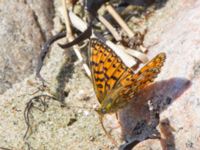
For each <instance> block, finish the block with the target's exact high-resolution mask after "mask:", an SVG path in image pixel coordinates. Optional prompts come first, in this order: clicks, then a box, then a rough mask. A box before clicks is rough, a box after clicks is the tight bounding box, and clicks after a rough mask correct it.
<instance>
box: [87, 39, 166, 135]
mask: <svg viewBox="0 0 200 150" xmlns="http://www.w3.org/2000/svg"><path fill="white" fill-rule="evenodd" d="M165 59H166V55H165V53H160V54H158V55H157V56H156V57H154V58H153V59H152V60H151V61H150V62H149V63H147V64H146V65H145V66H144V67H143V68H141V69H140V70H139V71H138V72H137V73H136V74H134V72H133V70H132V69H131V68H128V67H127V66H125V64H124V63H123V62H122V60H121V59H120V58H119V56H117V55H116V54H115V52H114V51H113V50H112V49H111V48H109V47H108V46H107V45H105V44H103V43H102V42H101V41H99V40H97V39H91V41H90V69H91V74H92V82H93V86H94V90H95V93H96V96H97V99H98V101H99V103H100V107H99V108H98V109H97V110H96V111H97V112H98V114H99V115H100V121H101V124H102V127H103V129H104V131H105V132H106V130H105V128H104V126H103V121H102V118H103V117H102V116H103V115H104V114H107V113H114V112H117V111H118V110H119V109H121V108H123V107H125V106H126V105H128V103H129V102H130V101H131V100H132V99H133V97H134V96H135V94H136V93H137V92H139V91H140V90H141V89H143V88H144V87H146V86H147V85H149V84H150V83H151V82H153V81H154V79H155V78H156V77H157V75H158V74H159V73H160V69H161V67H162V66H163V63H164V61H165ZM106 134H107V135H108V136H109V137H111V136H110V135H109V134H108V133H107V132H106Z"/></svg>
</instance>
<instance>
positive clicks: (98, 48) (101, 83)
mask: <svg viewBox="0 0 200 150" xmlns="http://www.w3.org/2000/svg"><path fill="white" fill-rule="evenodd" d="M90 47H91V48H90V68H91V72H92V80H93V85H94V88H95V92H96V95H97V98H98V100H99V101H100V103H101V101H103V99H104V98H105V96H106V94H107V93H109V91H111V90H112V89H113V87H114V86H115V84H116V83H117V81H118V80H119V78H120V77H121V76H123V74H124V73H125V72H126V70H127V69H128V68H127V67H126V66H125V65H124V64H123V62H122V60H121V59H120V58H119V57H118V56H117V55H116V54H115V53H114V52H113V51H112V50H111V49H110V48H109V47H108V46H106V45H105V44H103V43H102V42H101V41H99V40H97V39H91V41H90Z"/></svg>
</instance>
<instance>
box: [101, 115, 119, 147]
mask: <svg viewBox="0 0 200 150" xmlns="http://www.w3.org/2000/svg"><path fill="white" fill-rule="evenodd" d="M99 120H100V123H101V126H102V128H103V130H104V132H105V134H106V136H107V137H108V138H109V139H110V140H111V141H112V143H113V144H114V145H115V146H117V145H118V144H117V142H116V141H115V139H114V138H113V137H112V135H111V134H110V132H108V131H107V130H106V128H105V126H104V124H103V116H101V115H100V116H99Z"/></svg>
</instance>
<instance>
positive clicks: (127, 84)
mask: <svg viewBox="0 0 200 150" xmlns="http://www.w3.org/2000/svg"><path fill="white" fill-rule="evenodd" d="M165 59H166V55H165V53H160V54H158V55H157V56H156V57H154V58H153V59H152V60H151V61H150V62H148V63H147V64H146V65H145V66H144V67H142V68H141V69H140V70H139V71H138V72H137V73H136V74H131V73H130V74H127V75H126V76H123V77H122V78H121V79H120V80H119V81H118V83H117V84H116V86H115V87H114V88H113V92H112V93H115V91H116V92H118V95H119V96H118V97H119V98H116V99H114V101H113V106H112V107H113V109H118V108H119V107H122V106H124V105H125V104H126V103H128V101H130V100H131V99H132V98H133V97H134V96H135V94H136V93H137V92H139V91H140V90H141V89H143V88H144V87H146V86H147V85H149V84H150V83H152V82H153V81H154V79H155V78H156V77H157V75H158V74H159V73H160V70H161V67H162V66H163V64H164V61H165ZM122 87H123V88H122ZM113 95H115V94H113ZM116 107H117V108H116Z"/></svg>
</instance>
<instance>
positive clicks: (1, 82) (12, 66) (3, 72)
mask: <svg viewBox="0 0 200 150" xmlns="http://www.w3.org/2000/svg"><path fill="white" fill-rule="evenodd" d="M47 4H48V3H46V5H47ZM35 6H36V5H35ZM37 6H38V7H41V8H45V9H44V10H43V12H46V14H47V12H48V11H47V10H48V8H49V7H46V6H45V7H44V4H43V5H42V6H41V5H39V3H37ZM47 6H48V5H47ZM45 10H46V11H45ZM38 13H40V12H38ZM41 14H45V13H41ZM37 15H39V14H37V13H35V12H34V11H33V10H32V9H31V8H30V7H29V6H28V5H27V4H25V3H24V2H17V1H12V0H7V1H1V2H0V19H1V22H0V47H1V50H0V55H1V57H0V68H1V69H0V93H1V94H2V93H3V92H4V91H5V90H6V89H8V88H11V87H12V85H13V84H14V83H16V82H18V81H22V80H24V78H25V77H27V76H28V75H30V74H31V73H33V72H34V70H35V66H36V62H37V56H38V54H39V51H40V48H41V45H42V44H43V42H44V39H43V37H44V36H43V33H45V34H46V35H45V36H49V35H50V32H49V31H50V26H52V25H50V23H49V22H48V23H47V24H48V25H46V26H45V23H43V24H39V20H42V19H43V20H45V19H44V18H45V17H42V18H40V16H37ZM46 18H48V17H46ZM46 20H47V19H46ZM43 26H44V28H45V29H47V30H43ZM41 31H42V32H41Z"/></svg>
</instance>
